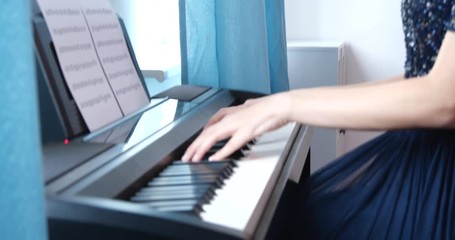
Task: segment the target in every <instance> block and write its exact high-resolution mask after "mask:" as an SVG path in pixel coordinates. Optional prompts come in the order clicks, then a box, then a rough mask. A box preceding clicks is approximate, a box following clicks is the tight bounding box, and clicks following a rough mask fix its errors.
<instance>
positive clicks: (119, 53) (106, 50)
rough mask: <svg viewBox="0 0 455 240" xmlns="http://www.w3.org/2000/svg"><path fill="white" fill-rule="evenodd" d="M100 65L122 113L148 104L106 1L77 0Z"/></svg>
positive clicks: (143, 89)
mask: <svg viewBox="0 0 455 240" xmlns="http://www.w3.org/2000/svg"><path fill="white" fill-rule="evenodd" d="M80 4H81V8H82V11H83V13H84V15H85V19H86V20H87V24H88V26H89V29H90V31H91V33H92V38H93V42H94V44H95V48H96V50H97V52H98V57H99V59H100V62H101V65H102V66H103V69H104V71H105V73H106V76H107V79H108V81H109V83H110V85H111V87H112V90H113V91H114V95H115V97H116V98H117V101H118V103H119V105H120V109H122V111H123V113H124V114H125V115H127V114H130V113H132V112H134V111H136V110H138V109H140V108H142V107H144V106H146V105H147V104H148V103H149V99H148V96H147V93H146V92H145V88H144V87H143V85H142V82H141V79H140V78H139V75H138V73H137V71H136V67H135V66H134V63H133V60H132V59H131V55H130V52H129V50H128V46H127V45H126V41H125V37H124V35H123V31H122V28H121V26H120V23H119V19H118V17H117V15H116V13H115V11H114V9H113V8H112V6H111V4H110V3H109V1H108V0H96V1H94V0H80Z"/></svg>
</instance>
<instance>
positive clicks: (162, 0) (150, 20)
mask: <svg viewBox="0 0 455 240" xmlns="http://www.w3.org/2000/svg"><path fill="white" fill-rule="evenodd" d="M133 11H134V15H133V16H132V18H134V20H133V21H134V23H135V26H134V28H135V38H134V39H135V43H133V44H134V45H135V53H136V57H137V59H138V62H139V65H140V67H141V69H143V70H156V69H159V70H167V69H171V68H175V67H176V66H179V65H180V42H179V41H180V36H179V6H178V0H135V5H134V9H133Z"/></svg>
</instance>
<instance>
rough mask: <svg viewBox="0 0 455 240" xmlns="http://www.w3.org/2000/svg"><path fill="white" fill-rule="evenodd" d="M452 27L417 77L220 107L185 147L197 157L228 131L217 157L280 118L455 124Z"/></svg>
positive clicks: (356, 125) (386, 125) (337, 124)
mask: <svg viewBox="0 0 455 240" xmlns="http://www.w3.org/2000/svg"><path fill="white" fill-rule="evenodd" d="M453 53H455V33H454V32H448V33H447V34H446V37H445V40H444V41H443V44H442V46H441V49H440V54H439V56H438V58H437V60H436V63H435V65H434V67H433V70H432V71H431V72H430V73H429V74H428V75H427V76H425V77H421V78H418V79H409V80H404V79H398V80H393V81H392V80H390V81H384V82H382V81H381V82H377V83H373V84H368V83H367V84H359V85H356V86H346V87H321V88H311V89H301V90H294V91H289V92H286V93H280V94H275V95H270V96H267V97H264V98H261V99H258V100H254V101H251V102H248V103H246V104H244V105H241V106H236V107H232V108H227V109H222V110H221V111H220V112H218V113H217V114H215V115H214V116H213V117H212V118H211V119H210V120H209V122H208V124H207V126H206V127H205V128H204V131H203V132H202V133H201V134H200V136H199V137H198V138H197V139H196V140H195V141H194V142H193V143H192V144H191V145H190V147H189V148H188V149H187V151H186V153H185V155H184V157H183V160H187V161H188V160H193V161H198V160H200V159H201V158H202V156H203V155H204V153H205V152H206V151H207V150H208V149H210V147H211V146H212V145H213V144H214V143H215V142H217V141H219V140H221V139H225V138H228V137H231V139H230V141H229V142H228V143H227V144H226V145H225V147H224V148H223V149H221V150H220V151H218V152H217V153H216V154H214V155H213V156H212V158H211V159H223V158H224V157H226V156H228V155H229V154H230V153H232V152H233V151H235V150H236V149H238V148H240V147H241V146H242V145H244V144H245V143H246V142H248V141H249V140H250V139H252V138H254V137H255V136H257V135H260V134H262V133H264V132H266V131H270V130H273V129H276V128H278V127H280V126H282V125H283V124H284V123H286V122H294V121H295V122H301V123H305V124H312V125H316V126H322V127H333V128H349V129H382V130H384V129H397V128H412V127H455V54H453Z"/></svg>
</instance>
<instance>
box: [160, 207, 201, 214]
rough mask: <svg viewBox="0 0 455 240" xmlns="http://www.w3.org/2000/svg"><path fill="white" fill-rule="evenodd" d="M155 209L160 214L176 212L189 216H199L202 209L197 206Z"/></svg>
mask: <svg viewBox="0 0 455 240" xmlns="http://www.w3.org/2000/svg"><path fill="white" fill-rule="evenodd" d="M155 209H156V210H158V211H162V212H177V213H183V214H189V215H199V214H200V213H201V212H202V208H201V207H198V206H169V207H157V208H155Z"/></svg>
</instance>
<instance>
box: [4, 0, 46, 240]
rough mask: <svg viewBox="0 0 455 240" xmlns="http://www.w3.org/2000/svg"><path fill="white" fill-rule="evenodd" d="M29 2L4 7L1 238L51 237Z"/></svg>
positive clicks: (11, 1) (10, 0)
mask: <svg viewBox="0 0 455 240" xmlns="http://www.w3.org/2000/svg"><path fill="white" fill-rule="evenodd" d="M30 25H31V17H30V2H29V1H28V0H4V1H2V4H1V7H0V30H1V33H0V56H1V59H0V79H1V80H0V105H1V106H0V132H1V134H0V239H8V240H10V239H13V240H15V239H17V240H24V239H25V240H27V239H30V240H32V239H33V240H41V239H46V238H47V232H46V221H45V214H44V190H43V179H42V175H41V147H40V140H39V139H40V137H39V131H38V112H37V94H36V83H35V76H34V73H35V70H34V60H33V48H32V47H33V44H32V31H31V26H30Z"/></svg>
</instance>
